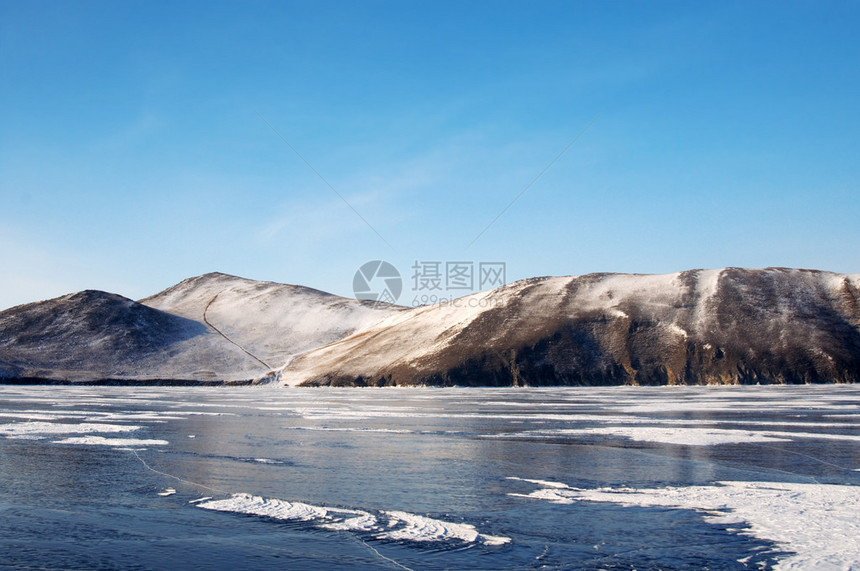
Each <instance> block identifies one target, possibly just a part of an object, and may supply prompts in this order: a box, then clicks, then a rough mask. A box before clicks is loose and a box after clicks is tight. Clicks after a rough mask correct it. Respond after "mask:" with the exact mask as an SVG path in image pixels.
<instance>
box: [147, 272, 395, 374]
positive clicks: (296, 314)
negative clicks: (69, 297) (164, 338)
mask: <svg viewBox="0 0 860 571" xmlns="http://www.w3.org/2000/svg"><path fill="white" fill-rule="evenodd" d="M140 303H142V304H144V305H146V306H149V307H152V308H155V309H160V310H162V311H166V312H169V313H172V314H174V315H179V316H182V317H185V318H188V319H193V320H196V321H202V322H204V323H205V324H207V325H208V326H209V327H210V328H214V329H216V330H217V331H220V332H221V333H222V334H223V335H224V336H226V337H227V338H228V339H230V340H231V341H233V342H234V343H236V344H237V345H239V346H241V347H242V348H244V349H245V350H247V351H248V352H249V353H251V354H253V355H254V356H255V357H257V358H258V359H259V360H260V361H261V362H263V363H265V364H266V367H267V368H269V369H273V368H276V367H280V366H282V365H283V364H284V363H285V362H287V361H288V360H289V359H290V357H292V356H293V355H295V354H297V353H300V352H303V351H307V350H309V349H313V348H316V347H320V346H323V345H327V344H329V343H331V342H333V341H336V340H338V339H341V338H343V337H345V336H347V335H350V334H352V333H354V332H356V331H358V330H360V329H363V328H365V327H368V326H370V325H372V324H374V323H376V322H378V321H379V320H380V319H382V318H384V317H388V316H389V315H397V314H399V313H402V312H403V311H405V308H402V307H398V306H391V305H387V304H380V305H374V304H372V303H370V302H362V301H358V300H355V299H347V298H343V297H339V296H336V295H333V294H330V293H325V292H322V291H319V290H315V289H311V288H307V287H302V286H295V285H287V284H279V283H273V282H259V281H254V280H248V279H244V278H239V277H236V276H230V275H226V274H220V273H211V274H205V275H203V276H199V277H196V278H190V279H187V280H185V281H183V282H181V283H179V284H177V285H175V286H173V287H171V288H168V289H166V290H164V291H163V292H161V293H159V294H156V295H154V296H151V297H148V298H146V299H142V300H140Z"/></svg>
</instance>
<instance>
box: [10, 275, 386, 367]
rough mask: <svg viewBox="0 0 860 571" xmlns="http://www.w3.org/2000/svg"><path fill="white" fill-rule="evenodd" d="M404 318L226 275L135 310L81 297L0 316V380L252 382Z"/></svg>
mask: <svg viewBox="0 0 860 571" xmlns="http://www.w3.org/2000/svg"><path fill="white" fill-rule="evenodd" d="M401 311H403V308H398V307H395V306H387V305H382V306H373V305H372V304H369V303H365V302H360V301H356V300H351V299H345V298H341V297H337V296H334V295H330V294H326V293H323V292H320V291H316V290H313V289H309V288H303V287H298V286H291V285H284V284H275V283H270V282H255V281H252V280H246V279H242V278H238V277H235V276H228V275H225V274H206V275H204V276H200V277H197V278H191V279H188V280H185V281H183V282H182V283H180V284H178V285H176V286H173V287H171V288H169V289H167V290H165V291H163V292H161V293H159V294H157V295H154V296H152V297H149V298H147V299H145V300H141V302H134V301H132V300H129V299H126V298H123V297H121V296H118V295H114V294H109V293H105V292H96V291H87V292H81V293H77V294H71V295H67V296H63V297H60V298H57V299H53V300H49V301H45V302H39V303H33V304H29V305H25V306H20V307H16V308H12V309H9V310H7V311H4V312H0V375H2V376H3V377H6V378H9V377H35V378H42V379H53V380H70V381H93V380H100V379H105V378H110V379H126V380H133V379H134V380H164V381H171V380H191V381H235V380H250V379H256V378H260V377H263V376H264V375H266V374H267V373H268V372H269V371H270V370H272V369H273V368H276V367H280V366H282V365H283V364H284V363H285V362H286V361H287V360H288V359H289V358H290V357H291V356H292V355H294V354H296V353H299V352H302V351H306V350H308V349H310V348H314V347H319V346H322V345H325V344H327V343H330V342H331V341H334V340H337V339H339V338H341V337H343V336H345V335H348V334H351V333H353V332H355V331H357V330H359V329H360V328H362V327H366V326H367V325H369V324H372V323H374V322H376V321H378V320H379V319H381V318H384V317H386V316H388V315H392V314H396V313H398V312H401Z"/></svg>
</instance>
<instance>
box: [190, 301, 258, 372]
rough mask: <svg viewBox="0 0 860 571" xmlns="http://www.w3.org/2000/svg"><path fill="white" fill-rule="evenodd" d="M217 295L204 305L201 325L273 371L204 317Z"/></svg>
mask: <svg viewBox="0 0 860 571" xmlns="http://www.w3.org/2000/svg"><path fill="white" fill-rule="evenodd" d="M219 295H221V294H220V293H217V294H215V297H213V298H212V299H210V300H209V303H207V304H206V308H205V309H204V310H203V323H205V324H206V325H208V326H209V327H211V328H212V330H213V331H215V333H217V334H218V335H220V336H221V337H223V338H224V339H226V340H227V341H229V342H230V343H232V344H233V345H235V346H236V347H238V348H239V349H241V350H242V352H244V353H245V354H246V355H248V356H249V357H251V358H252V359H254V360H255V361H257V362H258V363H260V364H261V365H263V366H264V367H266V369H267V370H269V371H271V370H272V369H274V367H272V366H271V365H269V364H268V363H266V362H265V361H263V360H262V359H260V358H259V357H257V356H256V355H254V354H253V353H251V352H250V351H248V350H247V349H245V348H244V347H242V346H241V345H239V344H238V343H236V342H235V341H233V340H232V339H230V338H229V337H227V336H226V335H224V333H223V332H222V331H221V330H220V329H218V328H217V327H215V326H214V325H212V323H211V322H210V321H209V319H208V318H207V317H206V313H207V312H208V311H209V306H211V305H212V304H213V303H215V300H216V299H218V296H219Z"/></svg>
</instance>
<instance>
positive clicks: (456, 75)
mask: <svg viewBox="0 0 860 571" xmlns="http://www.w3.org/2000/svg"><path fill="white" fill-rule="evenodd" d="M858 30H860V3H858V2H857V1H829V2H827V1H825V2H813V1H809V2H791V1H789V2H786V1H778V2H777V1H774V2H755V1H752V2H751V1H742V2H725V1H719V2H688V1H684V2H658V1H654V2H652V1H649V2H640V1H631V2H621V1H614V2H613V1H607V2H596V1H588V2H585V1H582V2H576V1H566V2H497V1H488V2H439V1H436V0H434V1H433V2H372V1H363V0H362V1H354V0H352V1H347V2H326V1H320V2H316V1H314V2H311V1H306V2H281V1H277V2H241V3H240V2H229V3H223V2H199V3H189V2H185V3H175V2H163V3H161V2H127V1H123V2H114V1H109V2H75V1H63V2H55V1H51V2H32V1H25V2H22V1H19V0H12V1H10V0H0V204H2V208H0V308H5V307H10V306H12V305H16V304H19V303H24V302H28V301H35V300H39V299H45V298H49V297H53V296H57V295H61V294H64V293H68V292H72V291H76V290H80V289H85V288H90V289H103V290H108V291H113V292H116V293H120V294H122V295H126V296H128V297H132V298H139V297H143V296H145V295H148V294H151V293H155V292H157V291H159V290H161V289H163V288H165V287H167V286H169V285H172V284H173V283H176V282H178V281H180V280H182V279H184V278H186V277H189V276H193V275H198V274H201V273H205V272H209V271H222V272H226V273H232V274H237V275H241V276H245V277H249V278H254V279H264V280H272V281H281V282H287V283H298V284H303V285H308V286H312V287H316V288H320V289H324V290H327V291H332V292H334V293H338V294H341V295H352V279H353V274H354V272H355V270H356V268H357V267H358V266H359V265H360V264H362V263H363V262H365V261H367V260H372V259H385V260H388V261H390V262H392V263H393V264H394V265H395V266H397V267H398V268H399V269H400V270H401V272H402V273H403V274H404V278H406V282H407V284H406V285H407V291H408V289H409V286H410V285H411V284H410V283H409V279H408V278H409V275H408V274H409V268H410V266H411V265H412V263H413V262H414V261H415V260H436V261H461V260H465V261H475V262H480V261H504V262H506V263H507V274H508V275H507V278H508V281H512V280H514V279H519V278H524V277H531V276H536V275H573V274H583V273H589V272H597V271H614V272H641V273H664V272H673V271H679V270H684V269H691V268H716V267H723V266H744V267H765V266H791V267H808V268H818V269H824V270H832V271H838V272H849V273H854V272H860V216H858V215H860V33H858ZM260 116H262V117H263V118H265V120H266V121H268V122H269V123H270V124H271V125H272V126H274V127H275V129H277V130H278V131H279V132H280V134H281V135H282V136H283V137H284V139H286V140H287V141H288V142H289V143H290V144H291V145H293V146H294V147H295V148H296V149H297V150H298V151H299V152H300V153H301V154H302V155H303V156H304V157H305V159H307V161H308V162H309V163H310V164H311V165H313V167H314V168H315V169H316V170H317V171H318V172H319V173H320V174H321V175H322V176H323V177H325V179H326V180H327V181H328V182H329V183H330V184H331V185H332V186H333V187H334V188H335V189H336V190H337V191H338V192H339V193H341V194H342V195H343V196H344V197H345V198H346V199H347V201H348V202H349V203H350V204H351V205H352V206H353V207H354V208H355V209H356V210H357V211H358V212H360V213H361V215H362V216H363V217H364V218H365V219H366V220H367V221H368V222H369V223H370V225H371V226H373V228H375V230H376V231H377V232H378V233H379V234H381V235H382V236H383V237H384V239H385V241H387V242H388V243H389V244H390V245H391V247H389V245H387V244H386V243H385V242H384V241H383V240H381V239H380V238H379V237H378V236H377V235H376V234H375V233H374V232H373V231H372V230H371V229H370V228H368V226H367V225H365V223H364V222H362V220H361V219H360V218H359V217H358V216H356V215H355V213H354V212H353V211H352V210H350V208H349V207H348V206H346V205H345V204H344V203H343V202H342V201H341V200H340V198H338V196H337V195H336V194H335V193H334V192H332V190H331V189H330V188H329V187H328V186H326V184H325V183H324V182H323V181H322V180H320V178H318V177H317V175H316V174H315V173H314V171H313V170H311V169H310V168H309V167H308V166H307V165H306V164H305V163H304V162H302V160H301V159H300V158H299V157H298V156H297V155H296V154H295V153H293V151H292V150H290V148H289V147H288V146H287V145H286V144H285V143H284V142H283V141H282V140H281V139H280V138H279V137H278V136H277V135H276V134H275V133H274V132H273V131H272V130H271V129H270V128H269V127H268V126H267V125H266V123H265V122H264V121H263V119H261V118H260ZM589 124H591V127H590V128H588V129H587V130H586V131H585V133H583V134H582V136H581V137H580V138H579V139H578V140H577V141H576V142H575V144H573V146H571V147H570V149H569V150H568V151H567V152H566V153H565V154H564V155H563V156H561V157H560V158H559V159H558V160H557V161H556V162H555V163H554V164H553V166H552V167H551V168H550V169H549V170H547V171H546V173H545V174H544V175H543V176H542V177H541V178H540V179H539V180H538V181H537V182H536V183H535V184H534V185H533V186H531V188H529V189H528V190H527V191H526V192H525V193H524V194H523V195H522V196H521V197H520V198H519V200H518V201H517V202H516V203H515V204H514V205H513V206H512V207H511V208H510V209H509V210H507V211H506V212H505V213H504V215H502V216H501V217H500V218H498V220H496V222H495V223H494V224H493V225H492V226H491V227H490V228H489V229H488V230H487V231H486V232H485V233H484V234H483V235H482V236H481V238H480V239H479V240H478V241H477V242H475V243H474V244H473V245H472V246H471V247H468V248H467V245H468V244H469V242H471V241H472V240H473V239H474V238H475V236H476V235H477V234H478V233H479V232H480V231H481V230H482V229H483V228H484V227H485V226H486V225H487V224H488V223H489V222H490V221H491V220H493V218H494V217H496V216H497V215H498V214H499V212H500V211H501V210H502V209H503V208H504V207H505V206H506V205H507V204H508V203H509V202H510V201H511V200H512V199H513V198H514V197H515V196H517V194H518V193H520V191H521V190H522V189H523V188H524V187H525V186H526V185H527V184H528V183H529V182H530V181H531V180H532V179H533V178H534V177H535V176H536V175H538V174H539V173H540V172H541V171H542V169H544V167H545V166H546V165H547V164H548V163H549V162H550V161H551V160H552V159H553V158H554V157H555V156H556V155H557V154H558V153H559V152H560V151H561V150H562V149H563V148H564V147H565V146H566V145H567V144H568V143H569V142H570V141H571V140H573V139H574V137H576V136H577V134H579V133H581V132H582V131H583V129H585V128H586V127H587V126H588V125H589ZM401 301H402V302H407V303H408V301H409V300H407V299H406V298H405V297H404V298H402V299H401Z"/></svg>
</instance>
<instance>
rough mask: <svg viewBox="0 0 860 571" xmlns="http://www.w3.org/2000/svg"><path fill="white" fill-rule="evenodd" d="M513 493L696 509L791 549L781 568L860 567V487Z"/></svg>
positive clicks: (723, 485)
mask: <svg viewBox="0 0 860 571" xmlns="http://www.w3.org/2000/svg"><path fill="white" fill-rule="evenodd" d="M524 481H526V480H524ZM509 495H511V496H517V497H527V498H532V499H539V500H545V501H550V502H554V503H559V504H570V503H573V502H576V501H591V502H611V503H616V504H620V505H625V506H643V507H655V506H656V507H668V508H680V509H692V510H698V511H701V512H703V514H704V519H705V520H706V521H709V522H711V523H715V524H727V523H738V522H746V523H747V524H749V526H750V527H749V529H744V530H741V532H740V533H744V534H748V535H752V536H755V537H758V538H761V539H765V540H770V541H774V542H777V543H779V544H781V546H782V547H783V548H785V549H787V550H789V551H791V552H793V554H791V555H787V556H785V557H784V558H783V559H782V560H781V561H780V562H779V564H778V566H777V568H778V569H856V568H860V519H858V518H857V513H860V486H843V485H833V484H795V483H784V482H717V483H715V484H714V485H709V486H683V487H665V488H654V489H650V488H597V489H582V488H573V487H565V488H563V489H562V488H542V489H540V490H536V491H534V492H531V493H529V494H515V493H512V494H509Z"/></svg>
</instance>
